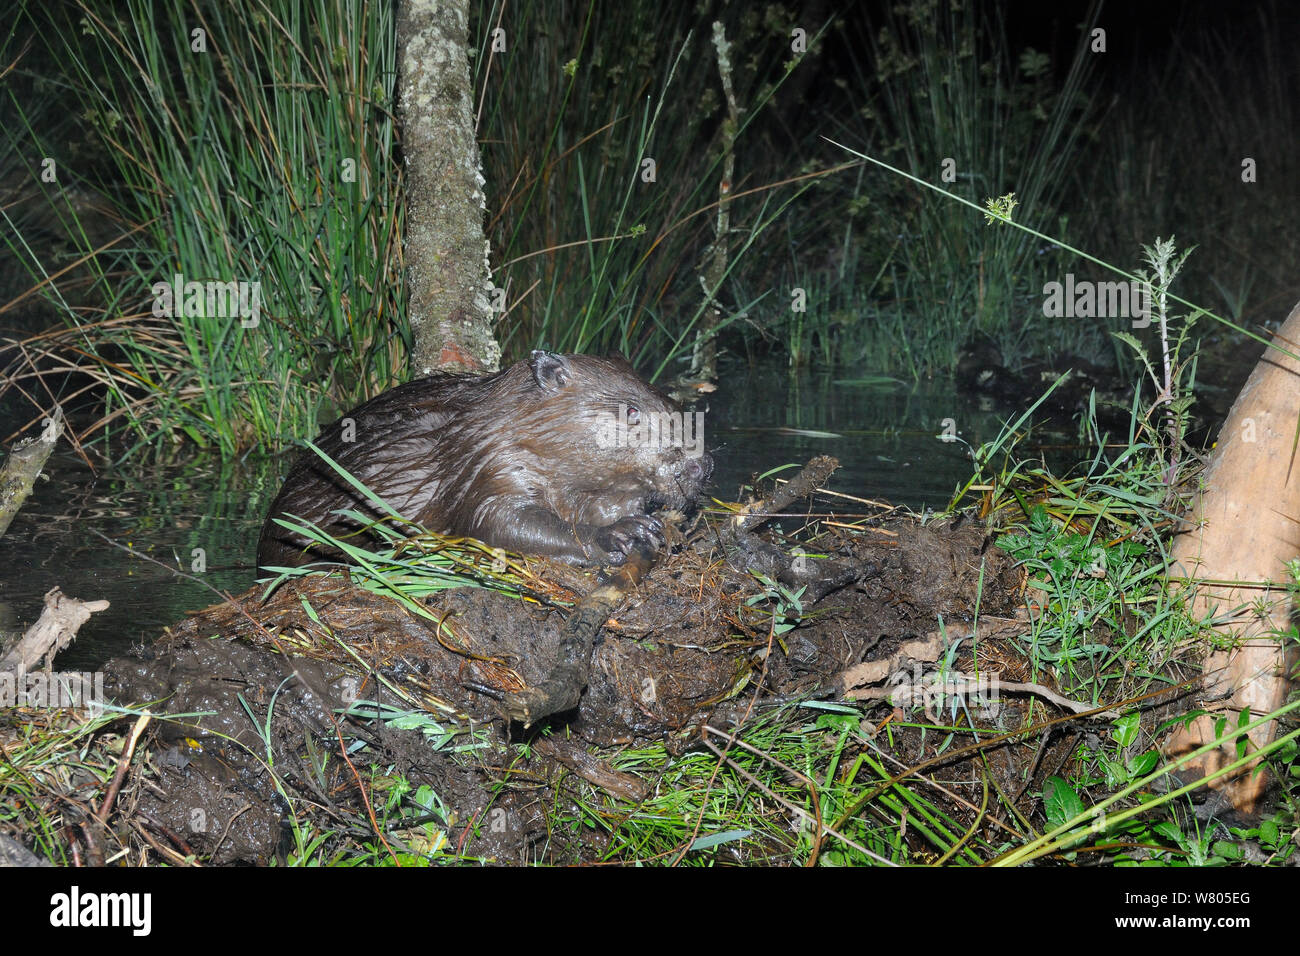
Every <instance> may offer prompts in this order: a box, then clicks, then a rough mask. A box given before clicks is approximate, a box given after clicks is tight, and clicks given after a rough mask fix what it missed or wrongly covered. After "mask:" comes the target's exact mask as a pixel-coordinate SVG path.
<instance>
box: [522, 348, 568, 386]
mask: <svg viewBox="0 0 1300 956" xmlns="http://www.w3.org/2000/svg"><path fill="white" fill-rule="evenodd" d="M528 367H529V368H531V369H532V370H533V381H535V382H536V383H537V385H538V387H539V388H541V389H542V390H543V391H547V392H556V391H559V390H560V389H562V388H566V387H568V384H569V382H570V380H571V379H572V378H573V370H572V369H571V368H570V366H569V360H568V358H567V357H566V356H563V355H557V354H556V353H554V352H543V351H542V350H541V349H537V350H535V351H534V352H533V355H532V357H531V358H530V359H529V360H528Z"/></svg>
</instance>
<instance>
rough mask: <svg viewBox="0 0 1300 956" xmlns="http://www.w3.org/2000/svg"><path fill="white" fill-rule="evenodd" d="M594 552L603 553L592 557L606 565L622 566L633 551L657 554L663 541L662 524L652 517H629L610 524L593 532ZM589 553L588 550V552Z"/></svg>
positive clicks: (664, 539)
mask: <svg viewBox="0 0 1300 956" xmlns="http://www.w3.org/2000/svg"><path fill="white" fill-rule="evenodd" d="M593 538H594V541H593V543H594V545H595V548H598V549H600V551H602V552H604V553H603V554H596V555H592V557H594V558H596V559H597V560H599V561H603V562H605V563H607V564H622V563H623V562H624V561H626V560H627V556H628V555H629V554H631V553H632V551H633V549H637V548H639V549H641V550H644V551H650V552H651V553H653V552H655V551H658V550H659V549H660V548H662V547H663V546H664V542H665V541H666V540H667V539H666V538H665V536H664V523H663V522H662V521H660V520H659V519H658V518H656V517H655V516H654V515H629V516H627V517H626V518H620V519H619V520H618V521H615V522H614V523H613V524H609V525H605V527H603V528H597V529H596V533H595V535H594V536H593ZM589 550H592V549H589Z"/></svg>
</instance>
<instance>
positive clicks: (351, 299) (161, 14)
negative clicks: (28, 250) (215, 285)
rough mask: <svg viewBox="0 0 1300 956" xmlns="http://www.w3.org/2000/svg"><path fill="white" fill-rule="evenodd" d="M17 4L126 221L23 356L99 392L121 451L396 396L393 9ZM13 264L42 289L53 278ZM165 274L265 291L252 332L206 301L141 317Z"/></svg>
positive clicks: (240, 435) (245, 432)
mask: <svg viewBox="0 0 1300 956" xmlns="http://www.w3.org/2000/svg"><path fill="white" fill-rule="evenodd" d="M27 14H28V15H29V16H31V17H32V22H33V24H35V25H36V26H38V27H39V28H41V30H42V32H43V33H44V34H45V35H46V37H47V40H48V43H49V54H50V56H51V57H52V58H53V60H54V61H55V62H58V63H63V64H66V65H67V68H68V70H69V75H68V80H69V82H71V83H72V84H73V85H74V87H75V89H76V92H77V96H78V98H79V103H80V108H81V109H82V110H83V111H84V113H85V115H86V117H87V118H88V119H89V120H90V122H91V123H92V124H93V126H94V128H95V130H96V131H97V132H98V133H99V136H100V141H101V143H102V146H103V148H104V150H106V152H107V154H108V156H109V157H110V158H111V160H112V164H113V169H112V176H111V178H110V180H109V181H107V182H104V183H103V184H102V189H103V191H104V193H105V195H107V196H109V197H111V199H112V200H113V202H114V203H115V205H116V207H117V209H118V211H119V213H120V215H121V217H122V219H123V220H125V221H126V222H128V223H132V224H136V225H138V227H139V228H138V229H137V230H136V231H134V232H132V233H131V234H130V235H129V236H128V237H127V238H126V239H125V240H124V241H122V242H119V243H118V244H117V245H116V246H114V247H113V248H112V249H111V250H108V251H104V252H101V253H100V254H99V255H96V256H93V257H92V259H91V262H92V266H93V268H94V270H95V271H96V272H97V273H98V276H99V278H100V281H101V287H102V289H103V290H104V298H103V300H102V301H101V302H98V303H96V305H97V306H98V311H97V310H96V309H95V308H93V307H91V308H81V309H78V308H73V307H72V306H71V304H68V305H66V306H65V307H64V319H65V321H66V323H67V325H68V329H69V332H68V333H63V334H61V335H54V336H52V337H49V338H45V339H40V340H38V341H36V343H35V345H34V349H35V351H37V352H38V353H43V357H44V358H45V359H46V360H47V365H46V367H47V368H48V367H49V364H55V365H57V364H59V363H60V362H63V363H66V364H67V365H69V366H76V367H79V368H81V369H83V370H85V371H88V372H90V373H91V374H92V375H93V376H94V377H95V378H96V379H97V380H98V382H99V383H100V385H101V386H102V387H103V388H104V390H105V392H106V395H105V402H106V404H107V411H106V413H105V415H104V417H103V419H101V422H100V423H98V424H101V425H103V424H109V425H112V424H115V423H118V422H121V423H122V424H124V425H125V426H127V428H128V429H129V432H130V435H131V436H132V438H133V440H134V442H135V446H134V447H138V445H139V444H146V443H152V442H157V441H158V440H160V439H163V438H166V437H168V436H176V435H179V434H182V433H183V434H184V435H187V436H188V437H189V438H191V439H193V440H194V441H195V442H197V443H199V444H200V445H211V446H215V447H217V448H219V449H220V450H221V451H222V452H223V453H226V454H231V453H234V452H237V451H241V450H244V449H247V448H249V447H252V446H253V445H255V444H258V443H261V442H276V441H278V440H279V439H281V438H284V437H292V436H299V435H307V434H312V433H314V431H315V430H316V422H317V418H318V417H320V416H328V415H330V414H331V413H332V412H333V411H334V409H335V407H336V406H335V404H334V400H335V399H337V400H338V401H341V402H344V403H349V402H352V401H353V400H355V399H357V398H360V397H363V396H366V395H369V394H372V393H375V392H377V391H379V390H382V389H383V388H385V387H387V386H389V385H391V384H393V383H394V381H395V380H396V376H397V372H398V370H399V369H400V367H401V362H402V360H403V357H404V352H405V339H406V336H407V332H406V330H405V327H404V325H403V323H402V310H401V309H400V303H401V302H402V279H401V268H400V267H401V248H400V242H399V240H400V234H401V226H402V216H401V203H400V201H399V198H400V187H401V174H400V167H399V165H398V163H397V161H396V156H395V142H396V141H395V133H394V118H393V115H392V111H391V103H392V96H393V85H394V81H395V72H396V49H395V46H396V39H395V32H394V25H393V10H392V7H391V5H387V4H368V3H364V2H361V0H288V2H286V3H283V4H278V5H276V9H274V10H272V8H271V7H270V6H269V5H268V4H266V3H263V2H260V0H236V2H234V3H229V2H224V0H162V2H159V3H152V2H147V0H127V2H126V3H124V4H122V5H121V6H119V7H118V8H116V11H114V12H107V11H105V10H103V8H102V7H100V5H98V4H93V3H89V2H86V3H80V4H77V5H75V6H74V8H72V9H71V11H70V12H67V11H63V10H59V11H45V10H40V9H37V8H36V7H35V6H34V5H33V6H32V8H30V9H28V10H27ZM196 30H197V31H202V37H201V39H202V44H203V47H204V49H196V45H197V41H196V36H195V33H194V32H193V31H196ZM37 146H38V149H39V147H40V144H39V142H38V143H37ZM59 158H60V159H62V157H59ZM66 165H67V166H68V167H71V168H72V169H75V164H73V163H67V164H66ZM29 259H30V264H31V268H32V271H33V272H34V273H35V274H36V276H37V277H41V278H43V277H44V276H46V275H48V274H49V273H50V272H52V271H53V269H52V268H51V267H50V265H49V264H47V263H45V262H40V261H37V257H35V256H29ZM176 274H180V275H182V276H183V277H184V279H185V280H186V281H200V282H204V281H218V282H231V281H235V282H239V281H243V282H249V283H252V282H257V283H260V289H261V305H262V309H261V315H260V321H258V323H257V325H256V326H255V327H246V324H245V323H243V322H241V321H240V320H239V319H238V318H234V319H232V318H231V317H229V316H228V315H225V314H221V313H222V311H223V310H220V309H212V308H211V304H209V303H205V304H203V305H202V306H201V307H200V308H198V309H196V310H193V311H195V312H197V313H198V314H177V313H176V312H175V311H173V314H170V315H168V314H163V315H158V314H154V313H155V310H154V305H155V299H154V295H153V293H152V292H151V289H152V287H153V286H154V284H155V283H158V282H171V280H172V277H173V276H174V275H176ZM55 284H56V285H57V283H55ZM226 311H228V310H226ZM38 375H39V370H37V369H28V370H27V372H26V377H27V378H35V377H37V376H38ZM33 389H34V390H38V389H36V386H35V384H33ZM128 450H129V449H128Z"/></svg>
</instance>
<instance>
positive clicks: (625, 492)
mask: <svg viewBox="0 0 1300 956" xmlns="http://www.w3.org/2000/svg"><path fill="white" fill-rule="evenodd" d="M697 418H698V416H697ZM683 423H685V424H686V426H687V427H685V428H683V427H682V425H683ZM692 424H693V423H692V421H691V419H690V417H689V416H687V415H684V413H683V412H682V410H681V407H680V406H679V405H678V404H677V403H676V402H674V401H673V400H672V399H671V398H669V397H668V396H667V395H665V394H664V393H663V392H661V391H660V390H659V389H657V388H655V387H654V386H653V385H650V384H649V383H647V382H646V381H644V380H643V379H642V378H641V377H640V376H638V375H637V373H636V371H635V370H634V369H633V368H632V366H631V365H630V364H629V363H628V362H627V360H626V359H623V358H621V357H615V358H602V357H596V356H591V355H558V354H555V353H552V352H543V351H535V352H533V353H532V357H531V358H530V359H529V360H528V361H527V362H520V363H518V364H516V365H513V366H511V367H510V368H507V369H505V370H504V371H502V372H499V373H497V374H495V375H486V376H463V375H460V376H458V375H448V374H439V375H433V376H430V377H428V378H422V379H418V380H416V381H413V382H408V383H406V384H405V385H399V386H398V387H397V388H393V389H390V390H389V391H387V392H384V393H383V394H381V395H379V396H377V397H375V398H373V399H371V400H370V401H368V402H366V403H365V404H363V405H361V406H359V407H358V408H356V409H354V410H353V411H351V412H349V413H348V414H347V415H345V416H343V417H342V418H341V419H339V420H338V421H337V422H335V423H334V424H333V425H330V426H329V427H328V428H326V429H325V431H324V432H323V433H322V434H321V436H320V438H318V439H317V441H316V444H317V446H318V447H319V448H320V449H321V451H323V452H324V453H325V454H327V455H328V456H329V457H331V458H332V459H334V461H336V462H338V464H339V465H340V466H341V467H343V468H344V469H346V470H347V471H348V472H349V473H350V474H351V475H353V477H355V478H356V479H357V480H359V481H360V482H362V483H363V484H364V485H366V487H368V488H369V489H370V490H371V491H373V492H374V493H375V494H376V495H378V496H379V497H380V498H382V499H383V500H384V501H385V502H386V503H387V504H388V505H389V506H391V507H392V508H393V510H395V511H396V512H397V513H398V514H400V515H402V516H403V517H404V518H408V519H410V520H413V521H416V522H418V523H420V524H421V525H424V526H425V527H427V528H429V529H430V530H433V531H440V532H444V533H447V534H453V535H458V536H469V537H474V538H478V539H480V540H482V541H484V542H486V543H487V544H490V545H494V546H496V547H501V548H506V549H508V550H511V551H518V552H522V553H526V554H536V555H542V556H546V557H552V558H558V559H560V560H563V561H567V562H569V563H572V564H620V563H622V562H623V561H624V560H625V559H626V557H627V555H628V554H629V553H630V552H631V551H632V550H633V549H634V548H641V547H648V548H651V549H657V548H659V547H662V546H663V543H664V533H663V524H662V520H661V519H660V518H659V517H658V516H656V515H655V514H654V512H656V511H660V510H668V509H671V510H676V511H686V510H688V509H689V508H690V507H691V506H692V505H693V504H694V502H695V500H696V498H697V497H698V495H699V493H700V490H701V488H702V487H703V484H704V482H705V481H706V480H707V479H708V477H709V475H710V474H711V473H712V471H713V460H712V458H711V457H710V456H709V454H708V452H707V451H705V450H704V448H703V441H702V439H703V434H702V430H701V429H698V428H692V427H690V426H691V425H692ZM670 426H671V427H670ZM340 510H354V511H356V512H359V513H360V514H362V515H365V516H367V518H368V519H370V520H375V521H378V520H380V519H381V518H384V517H386V513H385V512H383V511H381V510H380V509H379V508H378V507H377V506H375V505H374V504H373V503H372V502H370V501H368V500H367V499H366V498H365V497H364V496H363V495H361V494H360V493H359V492H358V491H356V489H354V488H353V487H352V486H351V485H350V484H349V483H348V482H347V480H346V479H344V478H343V477H342V476H341V475H339V474H338V473H337V472H335V471H334V470H333V469H332V468H330V466H329V465H328V464H327V463H326V462H324V461H323V460H322V459H321V458H320V457H319V456H318V455H316V454H315V453H314V452H312V451H311V450H310V449H308V450H306V451H305V452H304V453H303V454H302V455H301V456H299V458H298V459H297V461H296V462H295V463H294V465H293V467H292V468H291V469H290V471H289V475H288V477H287V478H285V481H284V485H283V486H282V487H281V488H280V493H279V494H278V495H277V496H276V498H275V501H274V502H272V504H271V508H270V510H269V512H268V515H267V519H266V523H265V525H264V526H263V527H262V535H261V539H260V540H259V542H258V546H257V563H258V565H259V566H263V567H266V566H286V567H294V566H300V565H303V564H306V563H309V562H311V561H316V560H320V559H321V558H327V559H330V560H337V559H338V558H339V557H340V555H338V554H337V553H329V552H325V551H324V550H323V549H321V546H320V545H312V546H311V547H310V548H309V542H308V541H307V539H305V538H303V537H301V536H300V535H297V534H295V533H294V532H291V531H289V530H287V529H285V528H283V527H281V526H280V525H278V524H276V523H275V521H274V519H275V518H277V517H281V516H284V515H292V516H295V517H297V518H300V519H305V520H307V521H310V522H313V523H315V524H316V525H318V526H320V527H321V528H323V529H324V530H325V531H326V532H328V533H329V534H330V535H332V536H334V537H336V538H341V537H342V536H345V535H352V534H353V533H354V532H357V531H360V530H362V529H363V527H364V526H363V525H362V524H361V523H360V522H358V521H357V520H355V518H347V517H344V516H341V515H338V514H335V512H337V511H340ZM350 540H352V541H356V540H357V539H356V538H351V539H350Z"/></svg>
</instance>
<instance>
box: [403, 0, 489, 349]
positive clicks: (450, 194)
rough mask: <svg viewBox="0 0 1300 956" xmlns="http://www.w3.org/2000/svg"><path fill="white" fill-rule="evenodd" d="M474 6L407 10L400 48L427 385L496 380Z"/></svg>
mask: <svg viewBox="0 0 1300 956" xmlns="http://www.w3.org/2000/svg"><path fill="white" fill-rule="evenodd" d="M468 37H469V13H468V7H467V0H441V2H438V0H402V2H401V7H400V9H399V11H398V19H397V42H398V47H399V56H400V69H401V74H402V79H401V93H400V104H401V114H402V150H403V153H404V154H405V157H406V196H407V209H406V245H405V256H406V270H407V288H408V292H409V298H408V302H407V316H408V320H409V322H410V325H411V334H412V337H413V338H414V349H413V352H412V367H413V371H414V372H415V374H417V375H427V374H429V373H430V372H432V371H434V370H436V369H447V368H452V369H455V368H460V369H468V370H474V371H493V370H495V369H496V368H497V366H498V363H499V362H500V359H501V348H500V346H499V345H498V344H497V341H496V339H495V338H494V337H493V334H492V317H493V313H492V303H491V302H490V301H489V296H488V290H489V288H490V285H491V283H490V280H489V278H488V275H489V266H488V259H487V253H488V245H487V240H486V239H485V238H484V235H483V213H484V210H485V208H486V205H487V201H486V198H485V196H484V193H483V185H484V182H485V181H484V179H483V173H482V168H481V163H480V160H479V151H478V141H477V139H476V137H475V130H474V111H473V102H474V97H473V92H472V90H471V88H470V78H469V56H468V53H467V47H468Z"/></svg>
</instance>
